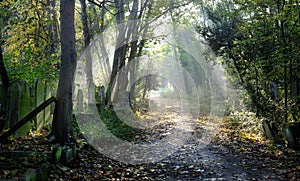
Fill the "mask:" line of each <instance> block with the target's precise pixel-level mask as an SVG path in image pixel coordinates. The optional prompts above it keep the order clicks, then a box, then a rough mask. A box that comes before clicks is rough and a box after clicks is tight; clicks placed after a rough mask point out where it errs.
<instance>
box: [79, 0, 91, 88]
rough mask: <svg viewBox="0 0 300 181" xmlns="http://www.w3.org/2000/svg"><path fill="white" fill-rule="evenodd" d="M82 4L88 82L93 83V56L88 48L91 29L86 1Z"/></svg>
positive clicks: (82, 0)
mask: <svg viewBox="0 0 300 181" xmlns="http://www.w3.org/2000/svg"><path fill="white" fill-rule="evenodd" d="M80 4H81V23H82V29H83V36H84V49H85V50H86V74H87V79H88V82H89V83H91V82H92V81H93V72H92V66H93V65H92V56H91V52H90V50H89V48H88V46H89V45H90V41H91V34H90V29H89V26H88V19H87V13H86V0H80Z"/></svg>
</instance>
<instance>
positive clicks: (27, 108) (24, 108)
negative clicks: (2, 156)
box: [15, 81, 33, 137]
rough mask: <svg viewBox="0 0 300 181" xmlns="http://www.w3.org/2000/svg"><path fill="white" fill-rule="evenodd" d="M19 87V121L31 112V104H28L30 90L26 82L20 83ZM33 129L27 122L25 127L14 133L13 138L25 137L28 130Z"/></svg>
mask: <svg viewBox="0 0 300 181" xmlns="http://www.w3.org/2000/svg"><path fill="white" fill-rule="evenodd" d="M20 86H21V98H20V108H19V110H20V115H19V121H20V120H21V119H23V118H24V117H25V116H26V115H27V114H29V113H30V112H31V110H32V107H31V104H30V101H31V100H30V99H31V97H30V90H29V86H28V84H27V83H26V82H24V81H22V82H20ZM31 128H33V124H32V122H30V121H29V122H27V123H26V124H25V125H23V126H22V127H21V128H20V129H19V130H18V131H16V133H15V137H19V136H26V135H28V133H29V131H30V129H31Z"/></svg>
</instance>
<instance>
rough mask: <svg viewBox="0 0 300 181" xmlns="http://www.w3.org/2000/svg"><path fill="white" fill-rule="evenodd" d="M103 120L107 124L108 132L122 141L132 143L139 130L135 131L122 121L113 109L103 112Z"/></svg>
mask: <svg viewBox="0 0 300 181" xmlns="http://www.w3.org/2000/svg"><path fill="white" fill-rule="evenodd" d="M101 119H102V121H103V122H104V123H105V125H106V128H107V129H108V131H109V132H110V133H112V134H114V135H115V136H116V137H118V138H120V139H123V140H128V141H131V140H133V139H134V138H135V135H136V134H137V133H138V129H135V128H133V127H131V126H129V125H127V124H126V123H125V121H122V120H120V119H119V117H118V116H117V115H116V113H115V111H114V110H113V109H109V110H108V111H104V112H102V113H101Z"/></svg>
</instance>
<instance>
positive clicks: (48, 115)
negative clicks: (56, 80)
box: [44, 81, 52, 124]
mask: <svg viewBox="0 0 300 181" xmlns="http://www.w3.org/2000/svg"><path fill="white" fill-rule="evenodd" d="M50 97H51V84H50V82H47V81H46V82H45V98H44V100H47V99H49V98H50ZM44 114H45V115H44V116H45V124H47V123H49V122H51V121H52V117H51V107H50V106H47V107H46V108H45V111H44Z"/></svg>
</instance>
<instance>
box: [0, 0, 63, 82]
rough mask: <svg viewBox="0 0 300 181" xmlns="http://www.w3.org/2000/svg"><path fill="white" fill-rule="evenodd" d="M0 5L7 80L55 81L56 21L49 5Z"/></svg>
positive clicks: (29, 2)
mask: <svg viewBox="0 0 300 181" xmlns="http://www.w3.org/2000/svg"><path fill="white" fill-rule="evenodd" d="M0 6H4V7H6V9H5V10H6V11H5V12H4V10H2V11H1V15H2V14H3V16H1V24H2V25H3V26H1V30H2V32H3V39H4V42H5V43H4V46H3V47H4V59H5V65H6V68H7V70H8V74H9V75H10V79H11V80H26V81H29V80H32V79H34V78H41V79H48V80H53V79H56V77H57V74H58V71H57V65H58V62H59V55H58V54H57V53H56V52H57V49H56V48H57V47H56V44H57V39H56V38H57V37H55V36H57V34H56V33H57V30H56V24H55V22H56V19H55V17H53V13H52V12H53V11H54V12H55V11H56V10H55V9H53V7H51V6H50V5H46V4H43V3H40V2H35V3H33V2H31V1H5V2H1V3H0Z"/></svg>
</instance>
